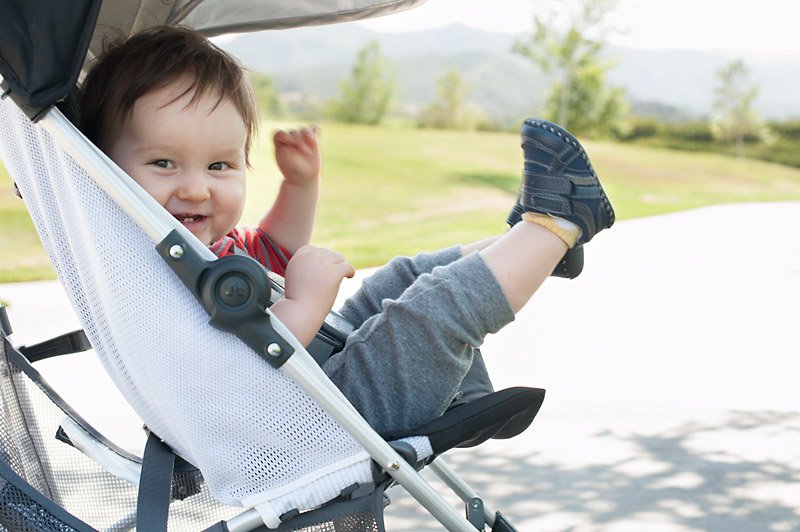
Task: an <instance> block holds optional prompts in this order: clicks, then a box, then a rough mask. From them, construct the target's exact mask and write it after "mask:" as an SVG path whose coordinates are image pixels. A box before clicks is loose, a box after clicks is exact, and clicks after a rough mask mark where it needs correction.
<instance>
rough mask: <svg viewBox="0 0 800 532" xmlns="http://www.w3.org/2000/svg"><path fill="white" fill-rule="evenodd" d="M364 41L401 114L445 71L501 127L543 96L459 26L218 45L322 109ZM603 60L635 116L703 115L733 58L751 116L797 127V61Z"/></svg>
mask: <svg viewBox="0 0 800 532" xmlns="http://www.w3.org/2000/svg"><path fill="white" fill-rule="evenodd" d="M370 40H377V41H378V42H379V43H380V45H381V51H382V53H383V54H384V55H385V56H386V57H387V58H388V59H389V60H390V61H391V63H392V64H393V66H394V68H395V71H396V73H397V86H398V94H397V96H398V99H400V100H401V102H402V103H403V104H404V106H406V107H411V108H420V107H423V106H425V105H428V104H429V103H431V102H433V101H435V100H436V98H437V96H436V80H437V78H439V77H440V76H441V75H442V74H443V73H444V72H445V71H446V70H447V69H448V68H453V67H455V68H457V69H458V70H459V71H460V73H461V75H462V77H463V78H464V80H465V81H466V82H467V83H468V84H469V86H470V87H471V91H470V94H469V96H468V99H469V101H470V103H472V104H474V105H476V106H479V107H481V108H483V109H484V111H485V112H486V113H487V114H488V115H489V116H490V117H491V118H494V119H497V120H501V121H505V120H506V119H508V118H512V119H513V120H517V119H519V117H521V116H527V115H529V114H532V113H536V109H537V106H539V105H541V102H542V100H543V97H544V94H545V93H546V91H547V88H548V86H549V81H548V80H547V79H546V78H545V77H544V76H543V75H542V74H541V72H540V71H539V70H538V68H537V67H535V66H534V65H533V64H532V63H531V62H530V61H528V60H527V59H525V58H524V57H521V56H519V55H518V54H513V53H512V52H511V47H512V44H513V42H514V37H513V36H510V35H506V34H500V33H492V32H486V31H481V30H476V29H473V28H469V27H466V26H461V25H454V26H449V27H446V28H441V29H436V30H426V31H419V32H412V33H403V34H390V33H380V32H374V31H370V30H368V29H366V28H364V27H362V26H359V25H357V24H352V23H348V24H339V25H332V26H320V27H311V28H300V29H294V30H279V31H273V32H261V33H255V34H243V35H238V36H235V37H233V38H230V39H228V40H226V41H223V42H221V45H222V46H223V47H224V48H225V49H227V50H229V51H230V52H231V53H233V54H234V55H236V56H237V57H238V58H239V59H240V60H241V61H242V62H243V63H244V64H245V65H246V66H247V67H248V68H250V69H252V70H255V71H258V72H264V73H266V74H269V75H270V76H271V77H272V78H273V80H274V81H275V83H276V84H277V86H278V87H279V89H280V90H281V91H285V92H293V91H298V92H302V93H304V94H307V95H309V96H311V97H315V98H318V99H327V98H330V97H331V96H333V95H335V94H336V93H337V92H338V85H339V82H340V81H341V80H343V79H345V78H347V77H348V76H349V73H350V69H351V68H352V66H353V64H354V62H355V60H356V55H357V53H358V51H359V50H360V49H361V48H362V47H363V46H364V45H365V44H366V43H367V42H368V41H370ZM607 54H608V56H609V58H612V59H614V60H615V66H614V68H613V69H612V70H611V71H610V72H609V81H610V82H611V83H612V84H615V85H621V86H623V87H625V89H626V90H627V92H628V97H629V99H630V100H631V102H632V103H633V105H634V109H636V110H639V111H641V112H643V113H644V112H647V113H654V114H659V115H661V116H664V117H665V118H669V117H674V116H697V117H702V116H705V115H708V114H709V113H710V110H711V104H712V102H713V98H714V86H715V85H716V83H717V81H716V71H717V70H718V69H719V68H720V67H722V66H723V65H725V64H727V63H728V62H730V61H732V60H734V59H736V58H739V57H741V58H742V59H743V60H744V61H745V63H746V64H747V65H748V67H749V68H750V70H751V77H752V79H753V81H755V82H756V83H757V84H758V85H759V99H758V102H757V108H758V109H759V111H760V112H761V113H762V114H763V115H764V116H765V117H767V118H770V119H786V118H790V117H800V98H798V96H797V87H800V58H795V57H789V56H758V55H750V56H743V57H742V56H738V55H734V54H730V53H723V52H692V51H677V50H674V51H645V50H634V49H628V48H614V47H609V48H608V49H607Z"/></svg>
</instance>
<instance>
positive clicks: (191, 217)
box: [173, 214, 206, 224]
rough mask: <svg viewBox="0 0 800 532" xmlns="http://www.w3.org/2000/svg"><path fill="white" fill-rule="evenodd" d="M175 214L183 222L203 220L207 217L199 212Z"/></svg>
mask: <svg viewBox="0 0 800 532" xmlns="http://www.w3.org/2000/svg"><path fill="white" fill-rule="evenodd" d="M173 216H174V217H175V218H176V219H177V220H178V221H179V222H180V223H182V224H190V223H194V222H202V221H203V220H205V219H206V217H205V216H201V215H199V214H173Z"/></svg>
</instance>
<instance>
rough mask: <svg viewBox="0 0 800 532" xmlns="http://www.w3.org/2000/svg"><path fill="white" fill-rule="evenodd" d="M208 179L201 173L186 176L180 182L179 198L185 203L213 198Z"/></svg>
mask: <svg viewBox="0 0 800 532" xmlns="http://www.w3.org/2000/svg"><path fill="white" fill-rule="evenodd" d="M210 192H211V189H210V187H209V183H208V179H207V178H206V177H205V176H203V175H202V174H201V173H199V172H195V173H191V174H186V175H184V176H183V177H182V179H181V180H180V184H179V185H178V190H177V196H178V198H179V199H181V200H184V201H193V202H198V201H205V200H207V199H208V198H209V197H211V193H210Z"/></svg>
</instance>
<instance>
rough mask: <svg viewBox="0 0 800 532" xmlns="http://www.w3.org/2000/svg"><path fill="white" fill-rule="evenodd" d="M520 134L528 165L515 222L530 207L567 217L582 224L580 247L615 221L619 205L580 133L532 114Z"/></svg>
mask: <svg viewBox="0 0 800 532" xmlns="http://www.w3.org/2000/svg"><path fill="white" fill-rule="evenodd" d="M520 134H521V136H522V151H523V153H524V155H525V168H524V170H523V172H522V186H521V187H520V189H519V197H518V199H517V204H516V205H514V208H513V209H512V210H511V213H510V214H509V216H508V220H507V221H508V223H509V224H510V225H514V224H516V223H517V222H518V221H519V220H521V219H522V217H523V214H524V213H526V212H533V213H540V214H547V215H550V216H553V217H556V218H561V219H563V220H567V221H569V222H571V223H573V224H575V225H576V226H578V228H579V229H580V236H579V237H578V238H577V241H576V248H574V249H578V248H580V246H581V244H584V243H586V242H589V241H590V240H591V239H592V237H594V235H596V234H597V233H599V232H600V231H602V230H603V229H606V228H608V227H611V226H612V225H613V224H614V219H615V216H614V209H613V207H612V206H611V203H610V202H609V200H608V197H607V196H606V194H605V192H604V191H603V187H602V186H601V185H600V181H599V180H598V179H597V174H596V173H595V171H594V168H592V164H591V163H590V162H589V157H588V156H587V155H586V151H585V150H584V149H583V147H582V146H581V145H580V143H579V142H578V141H577V139H575V137H573V136H572V135H571V134H570V133H569V132H568V131H567V130H565V129H564V128H562V127H560V126H558V125H556V124H553V123H551V122H547V121H545V120H537V119H528V120H526V121H525V123H524V124H523V126H522V130H521V131H520ZM582 258H583V257H582V255H581V259H582Z"/></svg>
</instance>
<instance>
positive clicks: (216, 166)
mask: <svg viewBox="0 0 800 532" xmlns="http://www.w3.org/2000/svg"><path fill="white" fill-rule="evenodd" d="M227 168H230V165H229V164H228V163H222V162H217V163H211V164H210V165H208V169H209V170H225V169H227Z"/></svg>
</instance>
